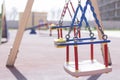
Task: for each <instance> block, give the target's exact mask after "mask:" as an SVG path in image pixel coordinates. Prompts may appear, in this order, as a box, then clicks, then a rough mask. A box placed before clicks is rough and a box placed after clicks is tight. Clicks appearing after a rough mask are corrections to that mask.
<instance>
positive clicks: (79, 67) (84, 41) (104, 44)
mask: <svg viewBox="0 0 120 80" xmlns="http://www.w3.org/2000/svg"><path fill="white" fill-rule="evenodd" d="M81 1H82V0H78V7H77V9H76V10H74V16H73V19H72V23H71V25H70V26H69V27H68V28H69V31H68V34H67V35H66V36H65V38H66V39H65V40H61V41H60V40H59V39H61V38H63V35H62V28H64V26H62V24H61V23H62V22H63V21H62V20H63V16H64V15H65V12H66V7H65V10H64V9H63V13H62V17H61V19H60V21H59V23H60V24H59V26H61V27H62V28H61V27H59V26H58V27H56V28H57V29H58V30H59V31H58V41H56V42H55V45H56V46H57V47H63V46H66V62H65V64H64V69H65V71H66V72H67V73H69V74H70V75H72V76H75V77H80V76H88V75H95V74H102V73H108V72H111V71H112V66H111V65H112V63H111V58H110V54H109V49H108V43H109V42H110V40H108V37H107V35H105V34H104V31H103V25H102V21H101V18H100V15H99V9H98V6H97V1H96V0H87V1H86V4H85V6H84V7H82V6H81V4H80V2H81ZM33 2H34V0H28V3H27V6H26V8H25V11H24V13H23V17H22V19H21V20H20V25H19V29H18V32H17V35H16V38H15V42H14V44H13V47H12V49H11V51H10V55H9V57H8V60H7V64H6V66H8V67H13V66H14V63H15V61H16V57H17V54H18V49H19V46H20V43H21V39H22V36H23V33H24V31H25V27H26V23H27V21H28V18H29V16H30V12H31V8H32V5H33ZM68 2H70V0H69V1H68ZM88 5H89V6H90V9H91V11H92V13H93V17H94V19H95V22H96V24H97V26H96V29H97V31H98V37H99V40H96V37H94V34H93V33H92V30H91V29H90V25H89V23H88V21H87V18H86V16H85V13H86V10H87V7H88ZM67 8H68V7H67ZM79 10H80V11H81V13H82V15H81V17H80V20H79V21H78V22H77V24H76V25H74V24H75V21H76V17H77V14H78V11H79ZM83 21H85V23H86V25H87V28H88V30H89V32H90V37H87V38H82V37H81V36H78V35H79V33H80V30H81V27H82V22H83ZM75 27H76V29H74V37H73V38H72V39H70V34H71V32H72V30H73V28H75ZM95 44H100V45H101V51H102V54H103V60H104V64H102V63H99V62H98V61H97V60H95V58H94V45H95ZM79 45H90V54H91V56H90V60H85V61H82V62H79V60H78V59H79V58H78V48H77V46H79ZM69 46H74V57H75V60H74V61H71V62H70V60H69V58H70V56H69Z"/></svg>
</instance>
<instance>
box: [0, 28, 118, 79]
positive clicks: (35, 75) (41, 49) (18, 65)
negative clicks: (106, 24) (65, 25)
mask: <svg viewBox="0 0 120 80" xmlns="http://www.w3.org/2000/svg"><path fill="white" fill-rule="evenodd" d="M82 33H84V35H86V34H87V33H86V32H85V31H83V32H82ZM106 33H107V34H109V36H110V37H109V39H110V40H111V41H112V42H111V43H110V44H109V49H110V53H111V58H112V62H113V71H112V72H110V73H107V74H101V75H95V76H86V77H80V78H75V77H72V76H71V75H69V74H67V73H66V72H65V71H64V69H63V64H64V61H65V48H61V49H58V48H56V47H55V46H54V44H53V40H54V39H55V38H56V37H57V36H56V33H55V32H54V33H53V36H52V37H49V31H40V32H38V34H37V35H29V32H28V31H27V32H25V34H24V37H23V40H22V43H21V46H20V49H19V54H18V57H17V60H16V62H15V67H14V68H6V66H5V65H6V61H7V58H8V55H9V52H10V48H11V46H12V45H13V42H14V39H15V34H16V31H14V30H12V31H10V40H9V42H8V43H6V44H2V45H0V80H120V76H119V74H120V62H119V61H120V44H119V42H120V37H119V34H120V32H119V31H118V33H116V32H106ZM111 33H112V35H110V34H111ZM113 33H114V35H113ZM87 47H88V46H82V47H81V46H80V47H79V50H80V51H82V52H80V53H79V57H80V60H84V59H86V58H89V56H88V55H89V53H88V52H89V49H88V48H87ZM95 49H96V55H95V56H96V58H98V60H100V61H102V57H101V53H100V52H99V47H97V46H96V48H95ZM72 54H73V52H72V47H71V55H72Z"/></svg>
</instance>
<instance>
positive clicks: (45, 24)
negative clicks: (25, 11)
mask: <svg viewBox="0 0 120 80" xmlns="http://www.w3.org/2000/svg"><path fill="white" fill-rule="evenodd" d="M48 25H49V24H48V23H44V24H39V25H36V26H33V27H29V28H26V29H25V31H26V30H31V32H30V34H36V31H35V29H37V28H40V27H42V26H48Z"/></svg>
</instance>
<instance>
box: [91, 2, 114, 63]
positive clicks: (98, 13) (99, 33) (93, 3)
mask: <svg viewBox="0 0 120 80" xmlns="http://www.w3.org/2000/svg"><path fill="white" fill-rule="evenodd" d="M91 3H92V6H93V7H94V10H95V13H96V15H97V18H98V20H99V22H100V25H101V27H102V30H103V31H104V26H103V23H102V19H101V16H100V11H99V7H98V3H97V0H91ZM96 29H97V31H98V37H99V39H102V34H101V32H100V31H99V29H98V26H96ZM101 50H102V53H103V57H104V43H102V44H101ZM108 60H109V64H110V65H111V64H112V62H111V58H110V53H109V54H108Z"/></svg>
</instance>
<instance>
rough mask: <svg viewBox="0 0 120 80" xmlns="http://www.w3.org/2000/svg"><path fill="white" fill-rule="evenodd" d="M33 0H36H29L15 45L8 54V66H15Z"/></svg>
mask: <svg viewBox="0 0 120 80" xmlns="http://www.w3.org/2000/svg"><path fill="white" fill-rule="evenodd" d="M33 2H34V0H28V2H27V5H26V8H25V10H24V13H23V16H22V19H21V20H20V23H19V28H18V31H17V34H16V38H15V41H14V44H13V47H12V49H11V51H10V54H9V56H8V60H7V64H6V66H8V67H9V66H10V67H13V66H14V63H15V60H16V57H17V54H18V50H19V46H20V43H21V40H22V37H23V33H24V30H25V27H26V24H27V21H28V19H29V16H30V13H31V9H32V5H33Z"/></svg>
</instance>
